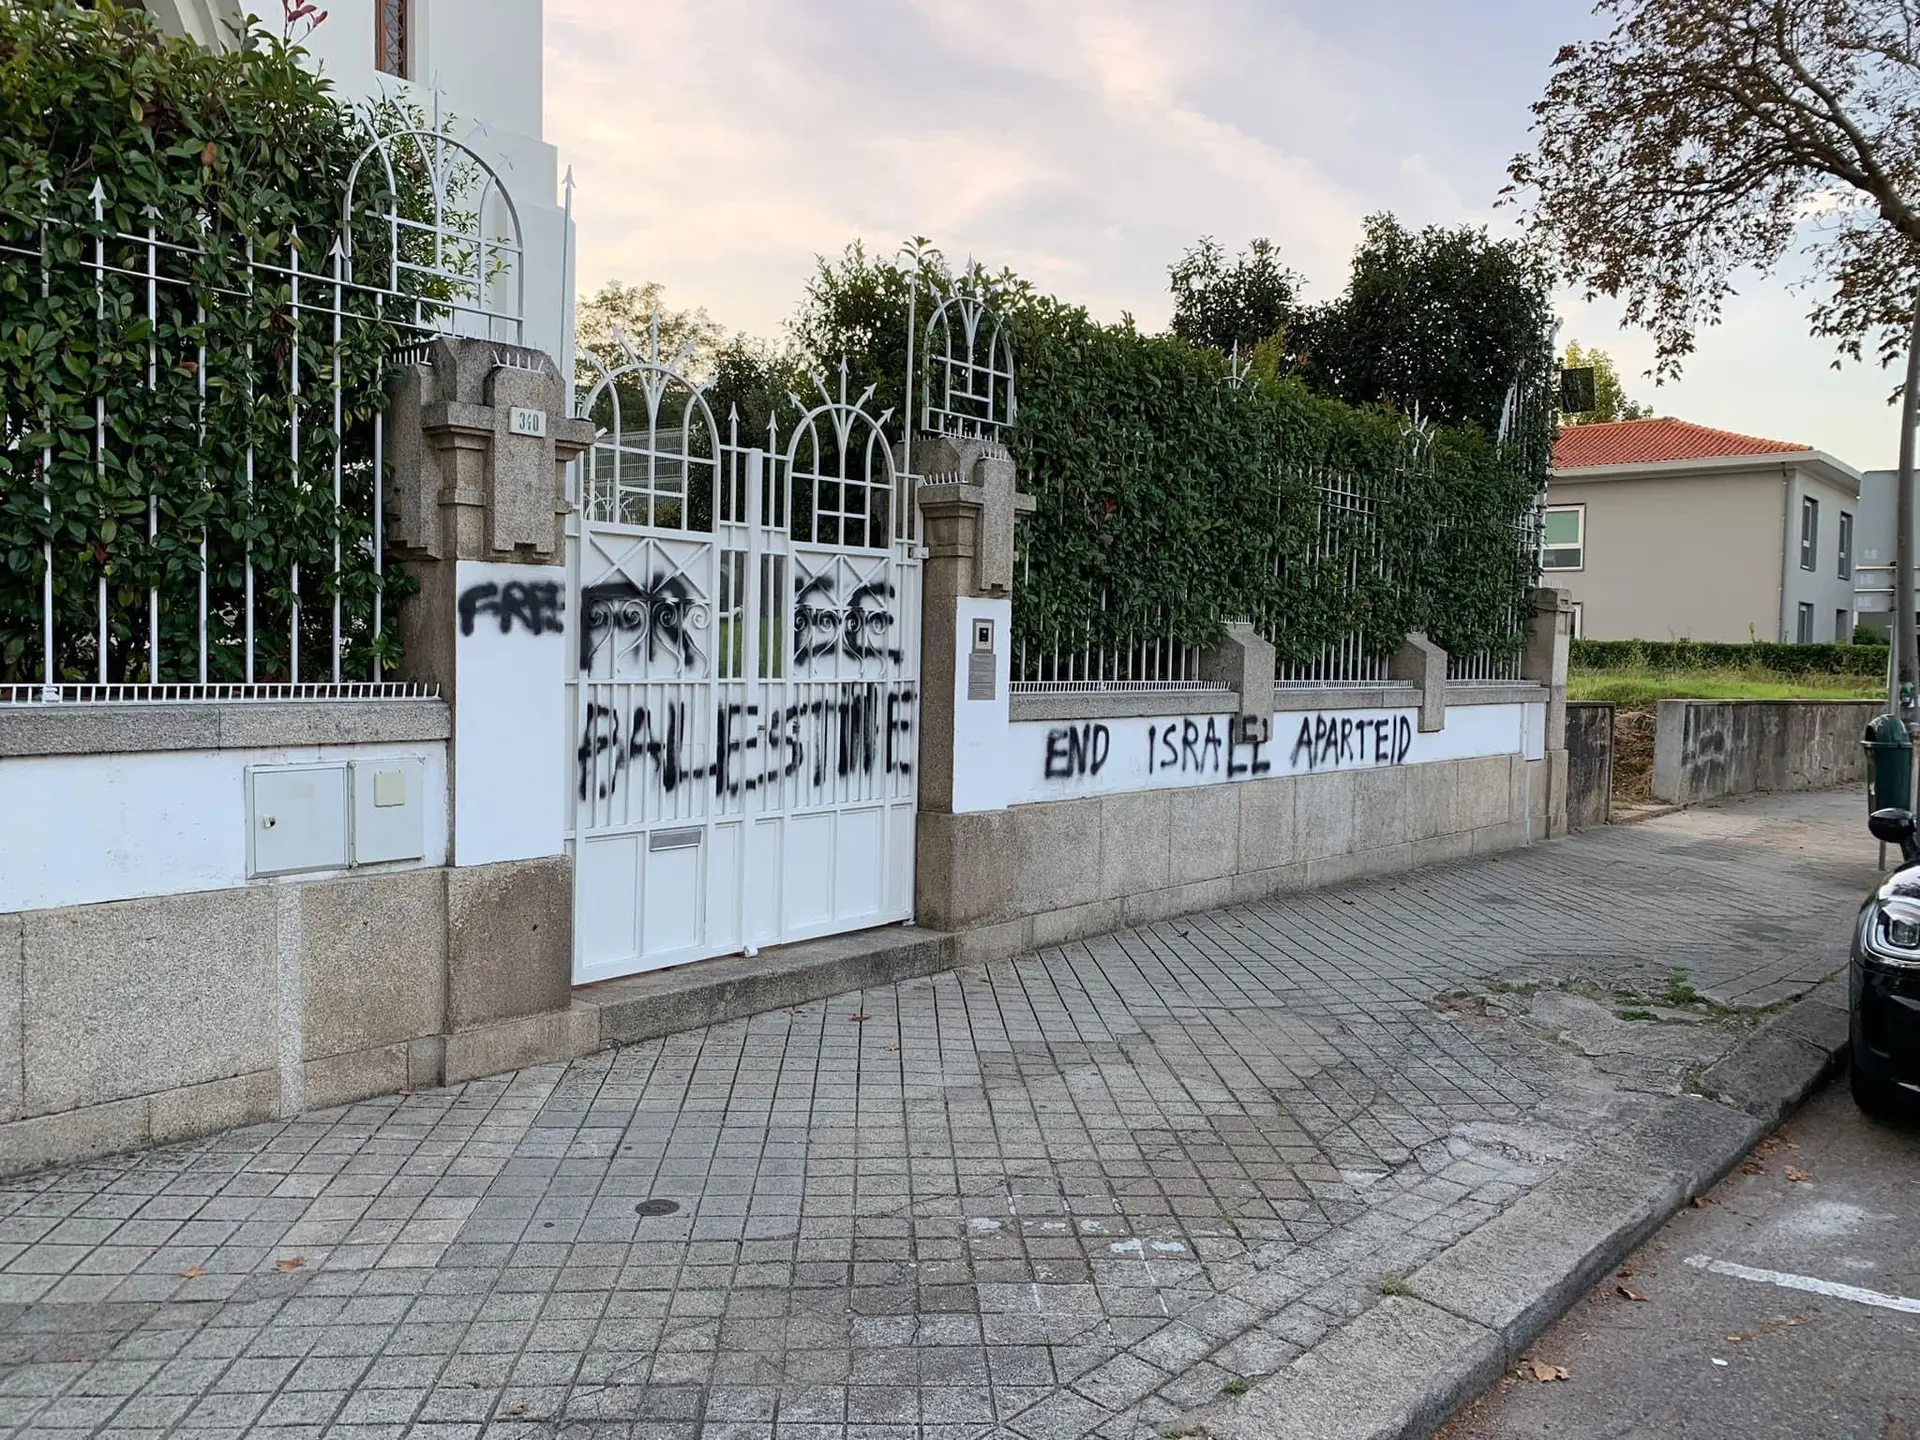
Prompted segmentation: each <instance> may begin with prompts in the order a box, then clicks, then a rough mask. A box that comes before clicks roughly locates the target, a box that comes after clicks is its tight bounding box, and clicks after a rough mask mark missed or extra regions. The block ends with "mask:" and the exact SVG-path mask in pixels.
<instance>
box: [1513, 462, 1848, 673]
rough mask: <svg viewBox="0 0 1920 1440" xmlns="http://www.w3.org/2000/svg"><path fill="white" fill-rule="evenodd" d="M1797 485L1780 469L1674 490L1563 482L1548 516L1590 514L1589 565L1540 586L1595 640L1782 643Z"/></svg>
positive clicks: (1698, 478) (1694, 478) (1619, 482)
mask: <svg viewBox="0 0 1920 1440" xmlns="http://www.w3.org/2000/svg"><path fill="white" fill-rule="evenodd" d="M1788 473H1789V474H1790V473H1791V472H1788ZM1788 483H1789V482H1788V479H1787V477H1786V476H1783V474H1782V467H1781V466H1780V465H1778V464H1769V465H1766V466H1765V467H1764V468H1763V469H1761V468H1756V469H1754V470H1751V471H1745V470H1741V471H1733V470H1730V471H1724V472H1721V473H1719V474H1715V475H1712V476H1703V475H1698V474H1694V475H1684V476H1676V477H1673V478H1670V479H1669V478H1662V479H1644V480H1642V479H1605V480H1593V481H1586V482H1575V483H1566V482H1562V481H1560V480H1557V479H1556V480H1555V481H1554V482H1553V484H1552V487H1551V489H1550V490H1549V493H1548V497H1547V503H1548V504H1549V505H1583V506H1585V507H1586V546H1585V555H1584V561H1585V563H1584V565H1583V567H1582V568H1581V569H1579V570H1550V571H1547V572H1545V573H1544V574H1543V575H1542V577H1541V583H1543V584H1547V585H1558V586H1560V587H1562V588H1564V589H1565V590H1567V591H1568V592H1569V593H1570V594H1571V595H1572V597H1573V600H1574V603H1575V604H1577V605H1579V606H1580V618H1581V633H1582V634H1584V635H1586V636H1587V637H1588V638H1590V639H1595V640H1669V639H1675V640H1677V639H1689V640H1727V641H1736V642H1738V641H1745V640H1749V639H1753V638H1755V637H1758V638H1759V639H1762V640H1776V639H1779V638H1780V583H1781V571H1782V557H1781V553H1780V542H1781V525H1782V513H1783V510H1784V506H1785V500H1786V493H1787V492H1786V487H1787V484H1788ZM1828 623H1829V625H1830V624H1831V621H1829V622H1828ZM1820 638H1823V639H1831V638H1832V637H1831V636H1830V635H1827V636H1822V637H1820Z"/></svg>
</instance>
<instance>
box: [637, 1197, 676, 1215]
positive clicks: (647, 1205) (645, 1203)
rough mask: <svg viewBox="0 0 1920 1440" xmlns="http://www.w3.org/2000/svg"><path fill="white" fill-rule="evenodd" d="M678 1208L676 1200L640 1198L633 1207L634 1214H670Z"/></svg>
mask: <svg viewBox="0 0 1920 1440" xmlns="http://www.w3.org/2000/svg"><path fill="white" fill-rule="evenodd" d="M679 1208H680V1202H679V1201H677V1200H642V1201H641V1202H640V1203H639V1204H638V1205H636V1206H634V1207H633V1213H634V1214H636V1215H671V1214H673V1212H674V1211H676V1210H678V1209H679Z"/></svg>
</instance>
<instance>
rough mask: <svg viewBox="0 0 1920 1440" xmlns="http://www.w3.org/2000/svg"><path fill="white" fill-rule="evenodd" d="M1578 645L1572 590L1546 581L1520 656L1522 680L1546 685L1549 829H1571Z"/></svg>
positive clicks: (1537, 592) (1555, 831)
mask: <svg viewBox="0 0 1920 1440" xmlns="http://www.w3.org/2000/svg"><path fill="white" fill-rule="evenodd" d="M1572 645H1573V599H1572V595H1571V592H1569V591H1566V590H1557V589H1555V588H1553V587H1552V586H1548V585H1542V586H1540V587H1539V588H1538V589H1536V590H1535V591H1534V592H1533V614H1532V616H1531V617H1530V619H1529V622H1528V625H1527V648H1526V651H1525V653H1524V654H1523V655H1522V656H1521V659H1520V674H1521V676H1522V678H1524V679H1527V680H1531V681H1533V682H1534V683H1535V684H1537V685H1542V686H1544V687H1546V691H1547V737H1546V739H1547V744H1546V760H1545V762H1544V774H1545V779H1546V786H1547V804H1546V829H1547V834H1548V835H1550V836H1560V835H1564V834H1566V833H1567V660H1568V655H1569V654H1570V652H1571V650H1572Z"/></svg>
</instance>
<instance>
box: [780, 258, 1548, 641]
mask: <svg viewBox="0 0 1920 1440" xmlns="http://www.w3.org/2000/svg"><path fill="white" fill-rule="evenodd" d="M953 280H954V277H953V276H952V274H951V273H950V271H949V268H948V266H947V265H946V263H945V261H944V259H943V258H942V257H941V255H940V254H939V252H938V251H937V250H934V249H932V248H931V247H929V246H926V245H924V243H920V244H916V245H915V246H911V247H909V248H908V251H907V252H906V253H905V255H904V256H903V257H902V258H901V259H899V260H883V259H878V258H876V257H874V256H873V255H872V254H870V253H869V252H868V251H867V250H866V249H865V248H864V247H862V246H859V245H857V244H856V245H853V246H849V247H848V249H847V250H846V251H845V252H844V253H843V254H841V255H840V256H838V257H833V258H830V259H822V261H821V262H820V264H819V267H818V269H817V271H816V273H815V275H814V278H813V280H812V282H811V283H810V285H809V287H808V294H807V298H806V301H805V302H804V304H803V305H802V306H801V309H800V312H799V314H798V315H797V316H796V318H795V320H794V322H793V326H792V332H793V335H794V337H795V340H796V343H797V345H798V347H799V348H800V350H801V351H802V352H803V354H804V355H805V356H807V357H808V359H809V361H810V362H811V363H813V364H815V365H817V366H821V367H832V366H836V365H837V364H838V362H839V359H840V357H841V356H842V355H845V356H846V357H847V360H848V364H849V369H850V372H851V373H852V374H853V375H854V376H856V377H859V381H858V382H857V384H864V383H865V382H873V383H874V384H875V386H876V390H875V404H876V407H877V408H885V409H890V410H892V411H893V412H894V414H895V416H896V417H899V416H900V415H901V414H902V412H903V411H905V410H906V409H907V398H908V389H907V354H906V335H907V320H908V311H909V305H910V303H911V301H912V298H913V295H914V294H915V293H917V295H918V306H919V314H920V316H921V317H922V319H923V320H924V317H925V315H926V313H927V305H928V297H929V295H930V294H931V293H932V291H933V290H934V289H935V288H936V287H937V288H941V289H945V288H946V287H949V286H951V285H952V283H953ZM970 283H972V284H974V285H977V286H980V287H983V288H985V289H986V290H987V291H988V292H989V293H991V294H992V295H993V297H994V303H995V305H996V308H997V309H998V310H999V312H1000V313H1001V314H1002V315H1003V316H1004V317H1005V318H1006V322H1007V325H1008V327H1009V330H1010V333H1011V336H1012V341H1013V350H1014V361H1015V366H1016V368H1017V370H1018V374H1019V396H1020V411H1019V419H1018V422H1017V423H1016V424H1015V425H1014V427H1013V428H1012V430H1011V432H1010V433H1009V435H1008V437H1007V439H1008V444H1009V445H1010V446H1011V448H1012V450H1013V453H1014V457H1015V459H1016V461H1017V462H1018V464H1019V467H1020V477H1021V485H1022V487H1023V488H1025V489H1027V490H1029V491H1031V492H1032V493H1034V494H1035V495H1036V496H1037V497H1038V499H1039V502H1040V503H1039V510H1038V512H1037V513H1036V514H1035V515H1034V516H1033V517H1032V518H1031V519H1030V520H1028V521H1026V522H1023V525H1022V534H1021V541H1020V544H1021V552H1022V555H1023V567H1022V574H1021V578H1020V580H1019V583H1018V585H1017V586H1016V590H1015V599H1014V628H1015V632H1016V638H1017V639H1018V640H1019V641H1020V642H1021V643H1023V644H1025V645H1027V646H1028V647H1029V648H1030V649H1031V650H1034V651H1036V652H1044V651H1047V650H1049V649H1050V648H1052V647H1053V646H1055V645H1061V646H1072V647H1078V646H1080V645H1082V644H1085V643H1091V644H1093V645H1095V646H1096V647H1098V646H1110V647H1118V646H1120V645H1122V644H1123V643H1125V641H1126V640H1127V638H1128V637H1129V636H1134V637H1138V636H1140V635H1142V634H1156V635H1160V634H1166V635H1171V636H1173V637H1174V638H1176V639H1177V640H1179V641H1181V642H1185V643H1194V644H1199V643H1204V642H1207V641H1210V640H1213V639H1215V638H1217V636H1218V634H1219V633H1220V629H1221V625H1222V623H1223V622H1224V621H1225V620H1226V619H1228V618H1230V617H1232V616H1236V615H1243V614H1244V615H1251V616H1253V617H1254V618H1255V619H1256V621H1257V622H1258V623H1259V624H1260V625H1261V626H1262V628H1263V630H1265V631H1266V632H1267V633H1268V634H1270V635H1271V636H1272V637H1273V639H1274V642H1275V644H1276V646H1277V647H1278V649H1279V651H1280V653H1281V655H1282V656H1283V657H1284V658H1286V659H1289V660H1304V659H1307V658H1309V657H1311V656H1312V655H1314V654H1316V653H1318V651H1319V650H1320V649H1321V648H1322V647H1323V646H1325V645H1327V644H1329V643H1331V642H1332V641H1333V640H1336V639H1338V638H1340V637H1342V636H1345V635H1348V634H1351V633H1354V632H1364V634H1365V635H1366V637H1367V639H1368V641H1369V642H1370V643H1371V644H1372V645H1374V646H1375V647H1378V648H1387V649H1390V648H1392V647H1393V646H1395V645H1397V644H1398V643H1399V641H1400V639H1401V637H1403V636H1404V635H1406V634H1407V633H1408V632H1409V631H1412V630H1420V629H1425V630H1427V631H1428V632H1429V633H1431V634H1433V635H1435V637H1436V638H1437V639H1438V640H1439V641H1440V643H1442V644H1445V645H1449V646H1451V647H1454V648H1457V649H1458V650H1460V651H1461V653H1477V652H1479V651H1483V650H1498V649H1500V648H1502V647H1504V646H1507V645H1510V644H1512V643H1513V642H1514V638H1515V636H1516V634H1517V628H1516V620H1515V617H1516V615H1517V614H1518V613H1519V605H1520V601H1521V598H1522V597H1523V595H1524V592H1525V590H1526V588H1527V587H1528V586H1529V585H1531V583H1532V581H1533V578H1534V575H1533V558H1532V554H1531V550H1530V548H1529V547H1528V546H1527V545H1526V544H1525V543H1524V539H1523V532H1524V528H1525V523H1526V520H1527V517H1529V516H1530V515H1531V513H1532V510H1533V506H1534V503H1535V500H1536V497H1537V495H1538V492H1539V487H1540V485H1541V484H1542V483H1543V482H1544V478H1545V473H1546V463H1547V448H1548V446H1550V443H1551V438H1550V434H1547V435H1545V437H1544V438H1542V437H1541V436H1540V435H1532V434H1531V432H1529V436H1528V437H1521V436H1518V435H1516V436H1515V437H1513V438H1510V440H1509V441H1508V443H1506V444H1505V445H1501V444H1496V443H1495V441H1494V440H1493V438H1492V437H1491V435H1490V434H1489V433H1488V431H1487V428H1483V427H1481V426H1478V425H1475V426H1468V427H1463V428H1456V429H1441V430H1438V431H1436V432H1434V433H1433V434H1432V436H1431V437H1430V439H1429V440H1427V441H1425V442H1422V441H1420V440H1419V439H1418V437H1417V434H1416V433H1415V432H1414V431H1413V430H1412V428H1411V427H1410V426H1409V423H1408V421H1407V419H1406V417H1404V416H1402V415H1398V414H1394V413H1391V412H1388V411H1386V410H1384V409H1382V408H1380V407H1365V408H1362V407H1356V406H1351V405H1347V404H1343V403H1341V402H1338V401H1334V400H1329V399H1326V398H1323V397H1320V396H1316V395H1314V394H1312V393H1311V392H1309V391H1308V390H1307V388H1306V387H1305V386H1304V385H1303V384H1302V383H1301V381H1300V380H1299V379H1298V378H1297V377H1293V376H1288V375H1263V374H1261V373H1259V372H1258V371H1256V372H1255V373H1254V374H1252V375H1249V376H1247V377H1245V378H1244V379H1242V380H1241V382H1240V383H1239V384H1237V385H1236V384H1233V383H1230V376H1229V369H1228V363H1227V361H1226V359H1225V357H1223V356H1222V355H1221V354H1219V353H1218V351H1217V350H1216V349H1215V348H1213V347H1211V346H1199V345H1194V344H1191V343H1189V342H1188V341H1186V340H1184V339H1182V338H1180V337H1179V336H1174V335H1166V336H1150V335H1144V334H1142V333H1140V332H1139V331H1138V330H1137V329H1135V328H1134V326H1133V325H1132V324H1131V322H1124V323H1122V324H1118V325H1106V324H1101V323H1100V322H1098V321H1096V320H1094V319H1093V318H1092V317H1091V316H1089V315H1088V314H1087V312H1086V311H1085V310H1083V309H1081V308H1079V307H1077V306H1072V305H1067V304H1064V303H1062V302H1060V301H1058V300H1055V299H1053V298H1051V297H1048V296H1045V295H1043V294H1040V293H1039V292H1038V291H1036V290H1035V289H1034V287H1033V286H1032V285H1030V284H1028V283H1027V282H1025V281H1023V280H1021V279H1020V278H1019V277H1018V276H1014V275H1010V274H1007V273H1004V272H1003V273H1002V274H1000V275H998V276H987V275H984V274H981V273H978V272H976V273H975V274H974V275H973V276H972V277H970ZM1539 338H1540V343H1544V339H1543V336H1542V337H1539ZM1533 411H1534V413H1539V414H1544V413H1545V412H1544V409H1543V408H1542V407H1541V406H1539V405H1536V406H1534V407H1533ZM1535 441H1538V442H1539V443H1534V442H1535ZM1336 475H1337V476H1339V477H1340V478H1341V479H1343V480H1344V481H1346V482H1348V483H1350V484H1351V485H1352V486H1353V489H1354V495H1355V497H1356V499H1357V500H1359V501H1361V502H1362V503H1363V504H1364V505H1366V506H1370V507H1371V508H1372V510H1373V512H1374V515H1375V517H1376V519H1375V522H1374V523H1373V524H1372V525H1368V524H1366V523H1365V522H1364V521H1363V520H1362V519H1361V518H1360V515H1359V509H1358V508H1357V507H1356V508H1355V509H1353V510H1342V509H1334V508H1329V509H1328V510H1326V511H1324V512H1323V510H1322V507H1321V506H1320V504H1319V497H1318V493H1317V487H1318V486H1319V484H1320V483H1321V482H1322V481H1325V480H1330V479H1332V478H1333V477H1334V476H1336ZM1323 546H1324V547H1325V549H1324V551H1322V552H1321V553H1320V555H1319V558H1310V557H1315V556H1316V551H1317V550H1318V549H1320V547H1323ZM1349 557H1351V559H1352V561H1353V563H1351V564H1349V563H1347V560H1348V558H1349Z"/></svg>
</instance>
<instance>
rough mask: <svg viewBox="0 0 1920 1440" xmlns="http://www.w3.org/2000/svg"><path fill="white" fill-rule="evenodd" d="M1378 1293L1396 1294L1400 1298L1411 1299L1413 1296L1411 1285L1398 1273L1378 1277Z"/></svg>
mask: <svg viewBox="0 0 1920 1440" xmlns="http://www.w3.org/2000/svg"><path fill="white" fill-rule="evenodd" d="M1380 1293H1381V1294H1382V1295H1398V1296H1399V1297H1400V1298H1401V1299H1402V1300H1412V1299H1414V1298H1415V1297H1414V1293H1413V1287H1412V1286H1411V1285H1409V1284H1408V1283H1407V1282H1406V1280H1405V1279H1404V1278H1403V1277H1401V1276H1399V1275H1382V1276H1381V1277H1380Z"/></svg>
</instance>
